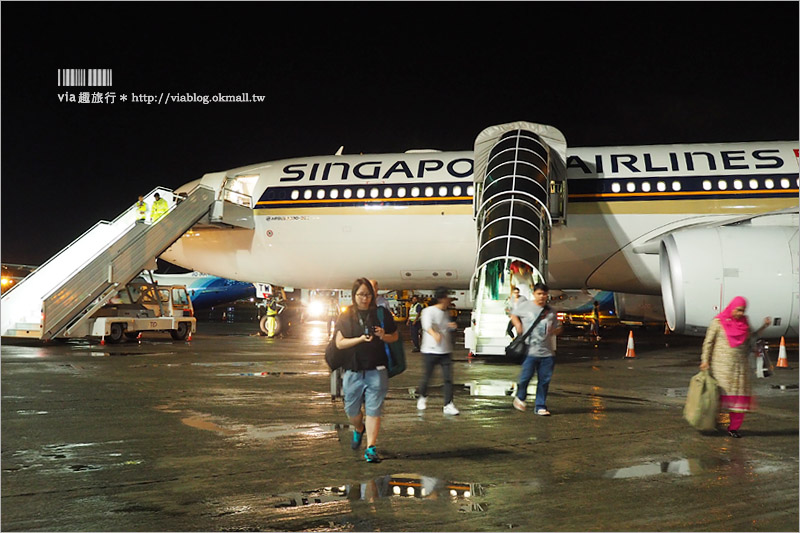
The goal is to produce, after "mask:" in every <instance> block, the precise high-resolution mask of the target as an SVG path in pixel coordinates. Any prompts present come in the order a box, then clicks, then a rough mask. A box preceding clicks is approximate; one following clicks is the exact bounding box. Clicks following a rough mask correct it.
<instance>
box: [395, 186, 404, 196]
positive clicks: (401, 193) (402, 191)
mask: <svg viewBox="0 0 800 533" xmlns="http://www.w3.org/2000/svg"><path fill="white" fill-rule="evenodd" d="M397 196H399V197H400V198H405V197H406V188H405V187H400V188H399V189H397Z"/></svg>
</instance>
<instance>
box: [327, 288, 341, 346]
mask: <svg viewBox="0 0 800 533" xmlns="http://www.w3.org/2000/svg"><path fill="white" fill-rule="evenodd" d="M337 318H339V300H338V298H335V297H333V296H331V298H330V300H328V338H330V337H331V329H333V326H334V325H335V324H336V319H337Z"/></svg>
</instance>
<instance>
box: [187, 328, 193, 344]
mask: <svg viewBox="0 0 800 533" xmlns="http://www.w3.org/2000/svg"><path fill="white" fill-rule="evenodd" d="M186 342H192V332H191V330H190V331H189V336H188V337H186Z"/></svg>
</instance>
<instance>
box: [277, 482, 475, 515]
mask: <svg viewBox="0 0 800 533" xmlns="http://www.w3.org/2000/svg"><path fill="white" fill-rule="evenodd" d="M483 495H484V491H483V487H482V485H480V484H477V483H463V482H458V481H445V480H440V479H437V478H433V477H428V476H421V475H419V474H390V475H386V476H382V477H377V478H375V479H371V480H369V481H367V482H365V483H360V484H352V485H340V486H338V487H324V488H321V489H317V490H309V491H302V492H292V493H287V494H281V495H279V497H281V498H285V500H284V501H282V502H281V503H278V504H276V505H275V507H299V506H303V505H316V504H324V503H329V502H337V501H342V500H349V501H358V500H363V501H368V502H372V501H375V500H378V499H393V498H415V499H428V500H440V501H441V500H444V501H450V502H452V503H454V504H457V505H459V511H464V512H483V511H485V510H486V507H487V505H488V504H486V503H479V502H475V501H472V498H475V497H478V496H483Z"/></svg>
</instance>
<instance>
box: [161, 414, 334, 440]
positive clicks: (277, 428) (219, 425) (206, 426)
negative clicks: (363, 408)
mask: <svg viewBox="0 0 800 533" xmlns="http://www.w3.org/2000/svg"><path fill="white" fill-rule="evenodd" d="M156 409H157V410H159V411H162V412H164V413H183V414H184V416H183V417H182V418H181V423H182V424H185V425H187V426H189V427H192V428H195V429H200V430H203V431H212V432H214V433H217V434H219V435H222V436H224V437H237V438H240V439H245V440H248V439H249V440H259V441H268V440H274V439H278V438H283V437H287V436H297V437H299V438H304V439H320V438H330V437H331V436H336V435H337V434H338V431H339V430H341V429H346V428H347V427H348V426H347V425H346V424H344V425H343V424H301V425H290V424H280V425H273V426H251V425H247V424H227V423H225V421H224V419H219V418H215V417H212V416H211V415H207V414H204V413H194V412H186V411H178V410H174V409H170V406H168V405H161V406H157V407H156ZM186 415H188V416H186Z"/></svg>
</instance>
